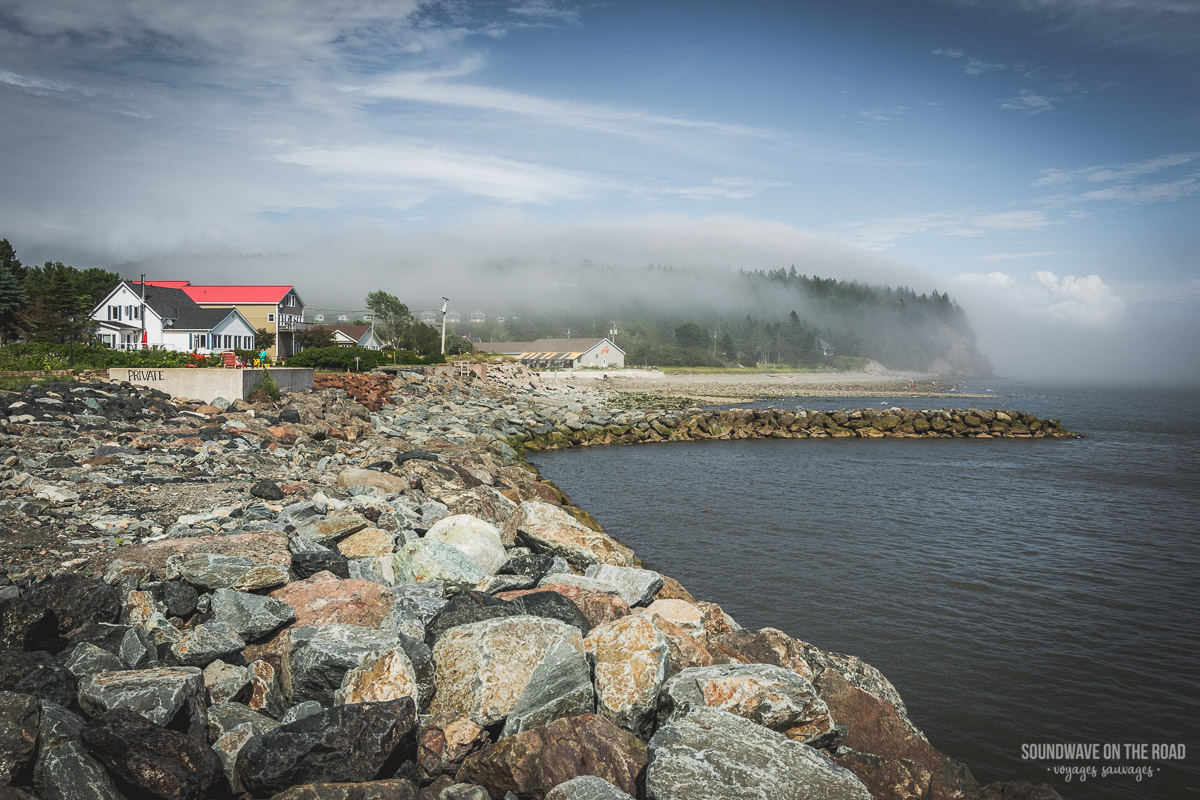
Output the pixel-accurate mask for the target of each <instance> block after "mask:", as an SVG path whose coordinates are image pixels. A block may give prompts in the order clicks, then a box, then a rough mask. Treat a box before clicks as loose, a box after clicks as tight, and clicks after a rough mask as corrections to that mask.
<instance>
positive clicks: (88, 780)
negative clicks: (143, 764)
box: [33, 700, 125, 800]
mask: <svg viewBox="0 0 1200 800" xmlns="http://www.w3.org/2000/svg"><path fill="white" fill-rule="evenodd" d="M39 705H40V706H41V720H40V724H39V726H38V756H37V762H36V763H35V764H34V769H33V785H34V788H36V789H37V792H38V796H39V797H41V798H43V800H125V798H124V796H123V795H121V794H120V793H119V792H118V791H117V788H116V786H115V785H114V784H113V782H112V779H111V778H109V776H108V773H107V772H105V771H104V767H102V766H101V765H100V763H99V762H98V761H96V760H95V759H94V758H92V757H91V756H90V755H88V752H87V748H86V747H84V744H83V741H82V739H81V738H80V733H81V732H82V731H83V725H84V721H83V720H82V719H81V718H80V717H79V716H77V715H76V714H74V713H72V712H70V711H68V710H67V709H65V708H63V707H62V706H60V705H58V704H57V703H53V702H50V701H49V700H42V701H41V702H40V704H39Z"/></svg>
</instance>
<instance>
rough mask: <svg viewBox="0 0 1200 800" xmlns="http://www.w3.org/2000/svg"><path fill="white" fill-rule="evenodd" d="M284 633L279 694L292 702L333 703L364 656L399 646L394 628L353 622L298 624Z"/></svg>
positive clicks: (397, 635) (398, 638)
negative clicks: (361, 624)
mask: <svg viewBox="0 0 1200 800" xmlns="http://www.w3.org/2000/svg"><path fill="white" fill-rule="evenodd" d="M286 635H287V643H286V644H285V647H284V653H283V659H282V661H283V670H282V680H283V693H284V696H285V697H286V698H287V700H288V702H290V703H292V704H295V703H299V702H302V701H304V700H316V701H317V702H319V703H321V704H322V705H323V706H331V705H333V693H334V692H335V691H337V690H338V689H339V688H340V687H341V685H342V680H343V679H344V678H345V677H346V673H347V672H348V671H349V670H351V669H354V668H355V667H357V666H358V665H359V664H360V663H361V662H362V659H363V657H364V656H368V655H371V656H374V655H379V654H381V653H384V652H387V651H388V650H390V649H392V648H394V647H399V646H402V644H401V641H400V637H401V634H400V633H398V632H397V631H394V630H384V629H378V628H362V627H358V626H356V625H343V624H334V625H324V626H321V627H314V626H312V625H301V626H299V627H297V628H292V629H291V630H289V631H287V633H286ZM405 652H407V649H406V651H405ZM415 666H416V665H415V664H414V667H415ZM418 677H419V676H418Z"/></svg>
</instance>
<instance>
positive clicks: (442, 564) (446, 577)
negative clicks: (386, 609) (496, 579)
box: [392, 539, 486, 587]
mask: <svg viewBox="0 0 1200 800" xmlns="http://www.w3.org/2000/svg"><path fill="white" fill-rule="evenodd" d="M392 565H393V567H394V568H395V570H396V580H397V581H398V582H400V583H418V582H421V581H445V582H446V583H453V584H458V585H462V586H472V587H473V586H475V585H477V584H478V583H479V582H480V581H482V580H483V579H484V578H485V577H486V575H485V574H484V571H483V570H482V569H480V567H479V565H478V564H476V563H475V562H474V561H472V560H471V559H470V558H468V557H467V556H466V555H464V554H463V552H462V551H461V550H459V549H457V548H455V547H452V546H450V545H448V544H446V543H444V542H438V541H432V540H430V539H416V540H415V541H411V542H408V543H407V544H405V545H404V546H403V547H401V548H400V549H399V550H398V551H396V555H395V556H393V557H392Z"/></svg>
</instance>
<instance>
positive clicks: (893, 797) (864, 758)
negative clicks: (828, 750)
mask: <svg viewBox="0 0 1200 800" xmlns="http://www.w3.org/2000/svg"><path fill="white" fill-rule="evenodd" d="M834 761H835V762H837V764H838V766H841V767H845V768H846V769H848V770H850V771H851V772H853V773H854V776H855V777H856V778H858V779H859V780H860V781H862V782H863V785H864V786H866V787H867V790H868V791H870V792H871V797H876V798H880V797H883V798H887V800H924V798H926V797H928V796H929V787H930V784H931V783H932V780H933V775H932V774H931V773H930V772H929V770H927V769H926V768H925V767H923V766H921V765H920V764H918V763H917V762H915V761H909V760H908V759H907V758H882V757H881V756H877V755H875V754H873V753H857V752H854V751H853V750H851V751H849V752H847V753H845V754H844V755H839V756H837V757H835V758H834ZM996 800H999V798H997V799H996ZM1013 800H1015V798H1014V799H1013Z"/></svg>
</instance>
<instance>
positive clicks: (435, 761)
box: [417, 712, 492, 778]
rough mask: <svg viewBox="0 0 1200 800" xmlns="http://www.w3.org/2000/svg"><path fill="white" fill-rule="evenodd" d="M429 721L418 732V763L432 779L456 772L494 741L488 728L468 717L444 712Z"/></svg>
mask: <svg viewBox="0 0 1200 800" xmlns="http://www.w3.org/2000/svg"><path fill="white" fill-rule="evenodd" d="M425 720H426V721H425V723H424V724H423V725H422V726H421V729H420V731H419V732H418V733H417V764H418V766H420V767H421V769H422V770H424V772H425V774H426V775H427V776H429V777H431V778H434V777H437V776H438V775H453V774H454V773H456V772H458V768H459V767H461V766H462V763H463V760H464V759H466V757H467V756H469V755H470V754H471V753H474V752H476V751H478V750H481V749H483V748H484V747H487V746H488V745H489V744H491V741H492V740H491V739H490V738H488V734H487V731H486V730H484V729H483V728H481V727H479V726H478V725H476V724H475V723H474V722H472V721H471V720H470V719H469V718H468V717H464V716H460V715H458V714H455V713H453V712H443V713H441V714H434V715H433V716H430V717H427V718H425Z"/></svg>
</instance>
